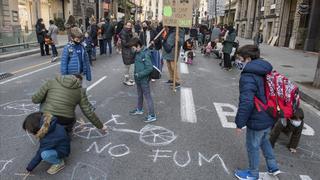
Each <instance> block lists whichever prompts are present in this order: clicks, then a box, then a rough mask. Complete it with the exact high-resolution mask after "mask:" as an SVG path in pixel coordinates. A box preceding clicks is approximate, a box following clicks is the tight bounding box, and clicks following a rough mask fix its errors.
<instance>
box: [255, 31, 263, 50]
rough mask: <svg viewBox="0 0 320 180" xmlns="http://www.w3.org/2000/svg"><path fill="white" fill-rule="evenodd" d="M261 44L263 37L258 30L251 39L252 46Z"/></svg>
mask: <svg viewBox="0 0 320 180" xmlns="http://www.w3.org/2000/svg"><path fill="white" fill-rule="evenodd" d="M262 42H263V35H262V33H261V30H259V31H258V32H257V33H256V35H255V36H254V37H253V44H254V45H256V46H258V47H259V45H260V43H262Z"/></svg>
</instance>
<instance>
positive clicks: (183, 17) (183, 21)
mask: <svg viewBox="0 0 320 180" xmlns="http://www.w3.org/2000/svg"><path fill="white" fill-rule="evenodd" d="M192 3H193V1H192V0H163V25H165V26H179V27H191V26H192Z"/></svg>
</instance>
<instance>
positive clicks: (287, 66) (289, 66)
mask: <svg viewBox="0 0 320 180" xmlns="http://www.w3.org/2000/svg"><path fill="white" fill-rule="evenodd" d="M281 66H282V67H285V68H294V67H293V66H291V65H281Z"/></svg>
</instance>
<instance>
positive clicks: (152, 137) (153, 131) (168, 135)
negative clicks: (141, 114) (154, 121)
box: [140, 124, 177, 146]
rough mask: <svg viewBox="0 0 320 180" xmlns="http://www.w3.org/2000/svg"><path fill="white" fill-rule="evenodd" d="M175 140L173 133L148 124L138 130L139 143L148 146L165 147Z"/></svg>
mask: <svg viewBox="0 0 320 180" xmlns="http://www.w3.org/2000/svg"><path fill="white" fill-rule="evenodd" d="M176 138H177V137H176V136H175V135H174V132H173V131H170V130H169V129H166V128H164V127H161V126H154V125H150V124H148V125H146V126H145V127H143V128H142V129H141V130H140V141H141V142H142V143H144V144H147V145H149V146H165V145H168V144H170V143H171V142H173V141H174V140H175V139H176Z"/></svg>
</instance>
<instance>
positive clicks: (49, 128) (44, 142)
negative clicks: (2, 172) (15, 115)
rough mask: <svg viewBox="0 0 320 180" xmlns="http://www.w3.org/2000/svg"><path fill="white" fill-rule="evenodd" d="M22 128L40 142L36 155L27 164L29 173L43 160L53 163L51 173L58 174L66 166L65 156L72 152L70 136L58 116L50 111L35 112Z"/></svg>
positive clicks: (28, 117) (29, 116)
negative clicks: (58, 121) (59, 121)
mask: <svg viewBox="0 0 320 180" xmlns="http://www.w3.org/2000/svg"><path fill="white" fill-rule="evenodd" d="M22 128H23V129H24V130H25V131H27V133H30V134H33V135H35V136H36V137H37V138H38V139H39V142H40V146H39V149H38V151H37V152H36V155H35V156H34V157H33V159H32V160H31V161H30V163H29V165H28V166H27V168H26V170H27V174H30V173H31V171H32V170H33V169H34V168H35V167H36V166H37V165H38V164H39V163H40V162H41V161H42V160H43V161H45V162H48V163H50V164H51V167H50V168H49V169H48V170H47V172H48V173H49V174H56V173H57V172H59V171H60V170H62V169H63V168H64V166H65V165H64V160H63V158H65V157H67V156H69V154H70V138H69V136H68V134H67V132H66V130H65V128H64V127H63V126H62V125H59V124H58V123H57V118H56V117H54V116H52V115H51V114H49V113H44V114H42V113H41V112H35V113H32V114H30V115H28V116H27V117H26V119H25V120H24V122H23V125H22Z"/></svg>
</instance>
